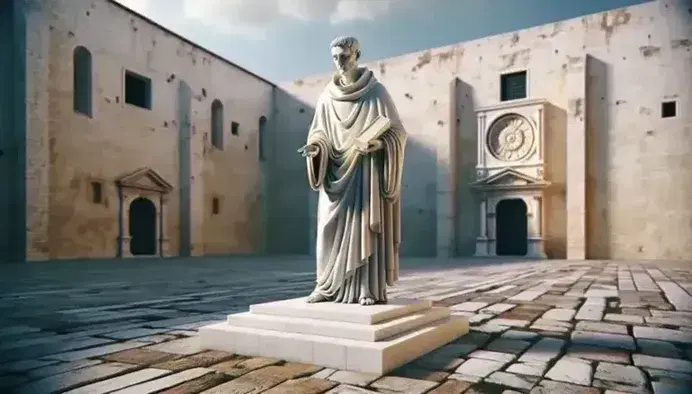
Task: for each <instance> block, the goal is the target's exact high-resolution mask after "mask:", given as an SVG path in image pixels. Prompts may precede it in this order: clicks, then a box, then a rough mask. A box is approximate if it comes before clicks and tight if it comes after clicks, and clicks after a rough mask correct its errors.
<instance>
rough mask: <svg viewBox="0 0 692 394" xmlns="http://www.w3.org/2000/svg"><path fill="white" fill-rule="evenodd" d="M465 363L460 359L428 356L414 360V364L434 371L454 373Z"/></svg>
mask: <svg viewBox="0 0 692 394" xmlns="http://www.w3.org/2000/svg"><path fill="white" fill-rule="evenodd" d="M463 362H464V359H463V358H460V357H454V356H445V355H443V354H440V355H436V354H428V355H425V356H423V357H420V358H418V359H416V360H414V361H413V364H415V365H417V366H419V367H421V368H424V369H428V370H432V371H453V370H455V369H456V368H457V367H458V366H459V365H461V363H463Z"/></svg>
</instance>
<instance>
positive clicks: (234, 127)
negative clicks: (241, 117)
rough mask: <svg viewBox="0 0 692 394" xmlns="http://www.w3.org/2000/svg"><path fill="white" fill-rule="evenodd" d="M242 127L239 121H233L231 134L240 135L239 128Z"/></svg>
mask: <svg viewBox="0 0 692 394" xmlns="http://www.w3.org/2000/svg"><path fill="white" fill-rule="evenodd" d="M239 128H240V125H239V124H238V122H231V134H233V135H238V132H239V131H238V129H239Z"/></svg>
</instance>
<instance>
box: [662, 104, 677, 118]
mask: <svg viewBox="0 0 692 394" xmlns="http://www.w3.org/2000/svg"><path fill="white" fill-rule="evenodd" d="M677 112H678V108H677V103H676V102H675V101H664V102H663V103H662V104H661V117H662V118H674V117H675V116H676V115H677Z"/></svg>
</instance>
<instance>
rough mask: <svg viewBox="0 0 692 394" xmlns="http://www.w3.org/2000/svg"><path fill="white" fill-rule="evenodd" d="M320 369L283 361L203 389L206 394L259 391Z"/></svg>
mask: <svg viewBox="0 0 692 394" xmlns="http://www.w3.org/2000/svg"><path fill="white" fill-rule="evenodd" d="M320 369H322V368H321V367H317V366H314V365H308V364H300V363H285V364H283V365H271V366H268V367H264V368H261V369H258V370H255V371H252V372H248V373H246V374H244V375H242V376H240V377H239V378H237V379H233V380H231V381H230V382H227V383H224V384H221V385H218V386H216V387H214V388H212V389H209V390H207V391H205V393H207V394H212V393H213V394H226V393H249V392H255V393H259V392H261V391H263V390H267V389H269V388H272V387H274V386H276V385H278V384H280V383H283V382H284V381H286V380H289V379H297V378H302V377H307V376H310V375H312V374H314V373H316V372H317V371H319V370H320Z"/></svg>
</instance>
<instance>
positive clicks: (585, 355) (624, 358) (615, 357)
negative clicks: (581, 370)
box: [566, 345, 630, 364]
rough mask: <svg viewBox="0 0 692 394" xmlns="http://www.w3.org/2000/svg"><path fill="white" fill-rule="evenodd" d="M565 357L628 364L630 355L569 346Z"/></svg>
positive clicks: (585, 346) (614, 350) (598, 348)
mask: <svg viewBox="0 0 692 394" xmlns="http://www.w3.org/2000/svg"><path fill="white" fill-rule="evenodd" d="M566 355H567V356H569V357H574V358H581V359H584V360H592V361H605V362H609V363H618V364H629V363H630V354H629V353H628V352H626V351H622V350H616V349H608V348H602V347H595V346H587V345H571V346H570V347H569V348H568V349H567V353H566Z"/></svg>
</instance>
